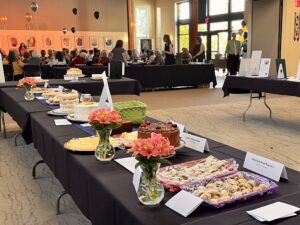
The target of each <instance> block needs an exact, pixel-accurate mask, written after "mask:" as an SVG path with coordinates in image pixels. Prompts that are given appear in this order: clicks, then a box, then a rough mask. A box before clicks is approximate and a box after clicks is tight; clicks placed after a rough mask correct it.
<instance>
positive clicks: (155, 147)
mask: <svg viewBox="0 0 300 225" xmlns="http://www.w3.org/2000/svg"><path fill="white" fill-rule="evenodd" d="M128 153H132V154H133V156H134V157H135V158H136V160H137V161H138V162H137V164H136V165H135V167H136V168H137V167H140V168H141V169H142V171H143V175H142V179H141V181H140V186H139V188H138V190H137V195H138V199H139V201H140V202H141V203H142V204H144V205H156V204H158V203H160V202H161V200H162V199H163V197H164V187H163V186H162V184H161V183H160V182H159V181H158V180H157V178H156V173H157V170H158V169H159V166H160V164H161V163H169V161H168V160H166V159H164V158H163V157H167V156H170V155H173V154H175V148H174V146H171V145H170V141H169V139H167V138H165V137H163V136H162V135H161V134H156V133H152V134H151V137H150V138H147V139H138V140H136V141H135V142H134V143H133V146H132V148H131V149H129V150H128Z"/></svg>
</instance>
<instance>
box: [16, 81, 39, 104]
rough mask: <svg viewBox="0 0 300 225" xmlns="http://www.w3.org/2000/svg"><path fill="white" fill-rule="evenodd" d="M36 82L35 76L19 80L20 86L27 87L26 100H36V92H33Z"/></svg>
mask: <svg viewBox="0 0 300 225" xmlns="http://www.w3.org/2000/svg"><path fill="white" fill-rule="evenodd" d="M35 84H36V79H35V78H33V77H25V78H23V79H21V80H19V82H18V87H24V88H25V91H26V92H25V95H24V98H25V100H26V101H32V100H34V94H33V92H32V87H33V86H34V85H35Z"/></svg>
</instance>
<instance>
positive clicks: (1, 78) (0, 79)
mask: <svg viewBox="0 0 300 225" xmlns="http://www.w3.org/2000/svg"><path fill="white" fill-rule="evenodd" d="M0 83H5V76H4V69H3V62H2V55H1V54H0Z"/></svg>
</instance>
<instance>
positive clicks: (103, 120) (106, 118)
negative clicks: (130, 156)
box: [88, 109, 122, 161]
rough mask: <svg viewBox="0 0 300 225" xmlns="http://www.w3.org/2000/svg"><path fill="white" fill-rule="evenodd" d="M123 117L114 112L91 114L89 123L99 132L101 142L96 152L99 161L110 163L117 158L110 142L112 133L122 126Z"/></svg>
mask: <svg viewBox="0 0 300 225" xmlns="http://www.w3.org/2000/svg"><path fill="white" fill-rule="evenodd" d="M121 121H122V117H121V116H120V115H119V114H118V113H117V112H116V111H113V110H109V109H97V110H94V111H93V112H91V113H90V115H89V118H88V122H89V124H91V126H92V128H93V129H94V130H95V131H96V132H97V134H98V136H99V138H100V140H99V144H98V146H97V148H96V151H95V156H96V158H97V159H98V160H99V161H110V160H112V159H113V158H114V156H115V149H114V147H113V146H112V145H111V144H110V142H109V136H110V134H111V131H112V130H114V129H117V128H118V127H120V126H121Z"/></svg>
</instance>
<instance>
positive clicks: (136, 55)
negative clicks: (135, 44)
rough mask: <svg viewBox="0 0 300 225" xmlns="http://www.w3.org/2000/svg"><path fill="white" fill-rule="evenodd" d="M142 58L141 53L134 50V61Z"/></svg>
mask: <svg viewBox="0 0 300 225" xmlns="http://www.w3.org/2000/svg"><path fill="white" fill-rule="evenodd" d="M139 58H140V57H139V53H138V51H137V50H136V49H133V51H132V59H133V60H138V59H139Z"/></svg>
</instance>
